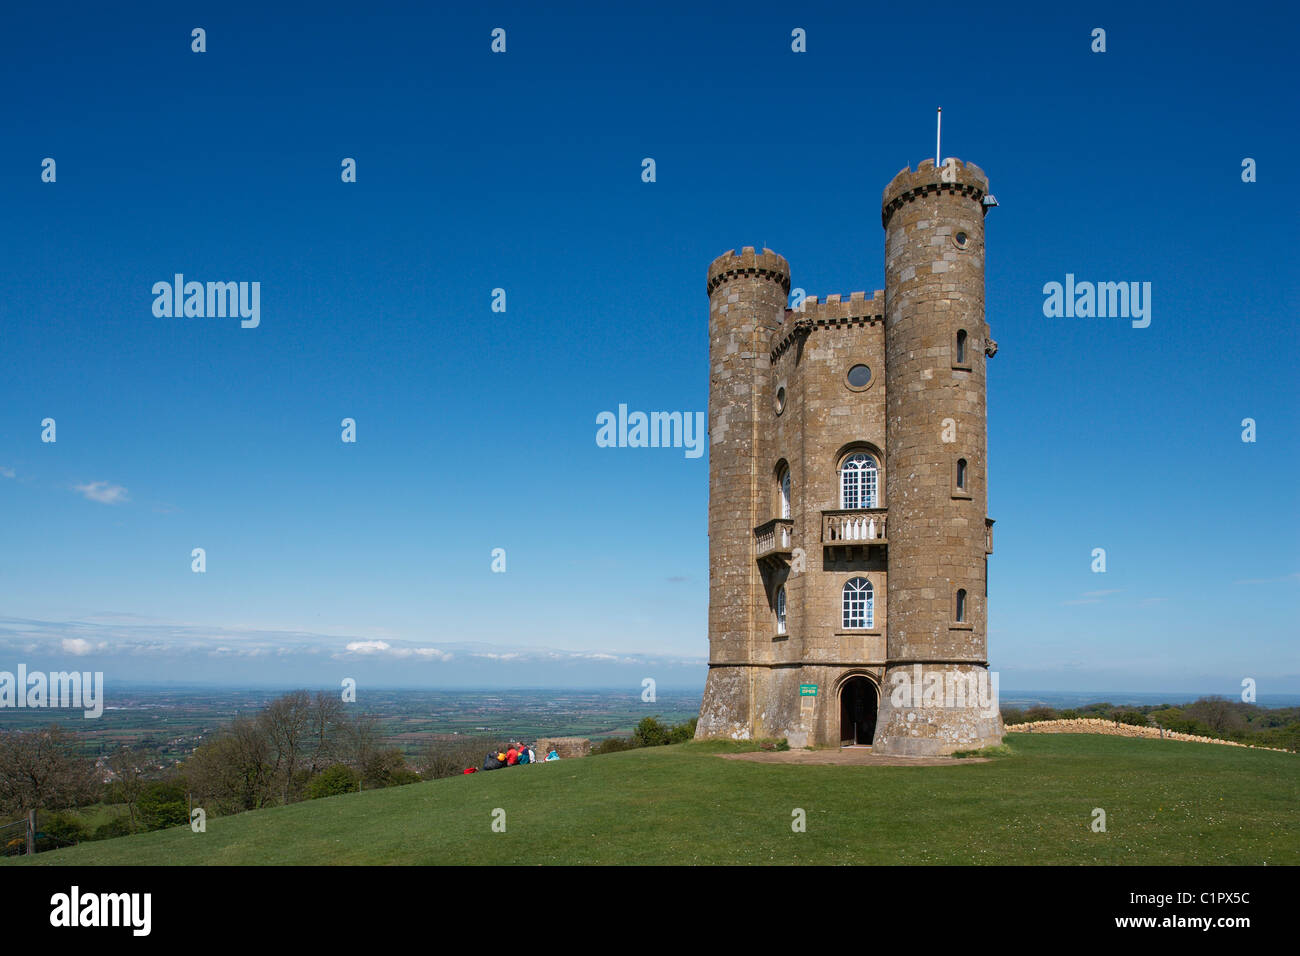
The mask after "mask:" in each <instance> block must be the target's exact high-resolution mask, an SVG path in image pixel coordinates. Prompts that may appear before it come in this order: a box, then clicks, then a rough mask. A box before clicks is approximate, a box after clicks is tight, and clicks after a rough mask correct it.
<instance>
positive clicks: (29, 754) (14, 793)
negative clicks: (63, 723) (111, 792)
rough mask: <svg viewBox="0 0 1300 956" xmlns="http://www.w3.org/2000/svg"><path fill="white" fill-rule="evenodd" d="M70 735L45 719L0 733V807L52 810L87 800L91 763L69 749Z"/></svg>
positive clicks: (91, 791)
mask: <svg viewBox="0 0 1300 956" xmlns="http://www.w3.org/2000/svg"><path fill="white" fill-rule="evenodd" d="M75 746H76V738H75V737H74V736H73V735H72V734H70V733H69V732H67V731H65V730H64V729H63V728H61V727H59V726H58V725H57V724H51V725H50V726H49V727H46V728H44V729H42V730H30V731H11V732H0V811H3V812H4V813H6V814H12V815H20V814H25V813H27V812H28V811H29V810H58V809H63V808H65V807H74V806H76V805H78V804H79V803H85V802H89V801H90V800H92V799H93V798H94V796H95V791H96V790H97V789H98V788H99V784H98V782H97V781H96V779H95V768H94V764H93V763H92V762H91V761H90V760H88V759H86V758H85V757H82V756H80V755H79V754H77V753H76V751H75Z"/></svg>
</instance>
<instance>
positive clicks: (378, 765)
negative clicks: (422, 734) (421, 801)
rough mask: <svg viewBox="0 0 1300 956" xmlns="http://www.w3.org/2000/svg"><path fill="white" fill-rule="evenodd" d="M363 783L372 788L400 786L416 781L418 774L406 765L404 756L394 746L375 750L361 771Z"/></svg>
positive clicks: (418, 777) (418, 778)
mask: <svg viewBox="0 0 1300 956" xmlns="http://www.w3.org/2000/svg"><path fill="white" fill-rule="evenodd" d="M361 779H362V781H363V783H365V784H366V785H368V786H370V787H373V788H380V787H401V786H404V785H406V784H408V783H418V782H419V781H420V775H419V774H418V773H416V772H415V771H413V770H412V769H411V768H410V767H408V766H407V765H406V758H405V757H403V756H402V752H401V751H400V750H398V749H397V748H395V747H390V748H387V749H385V750H377V751H375V752H374V753H373V754H372V755H371V757H370V759H369V760H368V761H366V765H365V767H364V768H363V769H362V771H361Z"/></svg>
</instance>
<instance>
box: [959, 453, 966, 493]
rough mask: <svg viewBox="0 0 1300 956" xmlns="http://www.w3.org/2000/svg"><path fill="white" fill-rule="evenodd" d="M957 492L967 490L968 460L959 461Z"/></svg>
mask: <svg viewBox="0 0 1300 956" xmlns="http://www.w3.org/2000/svg"><path fill="white" fill-rule="evenodd" d="M957 490H958V491H965V490H966V459H965V458H958V459H957Z"/></svg>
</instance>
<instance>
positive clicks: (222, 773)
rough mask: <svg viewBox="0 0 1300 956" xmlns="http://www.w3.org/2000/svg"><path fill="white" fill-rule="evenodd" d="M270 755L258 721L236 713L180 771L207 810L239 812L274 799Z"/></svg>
mask: <svg viewBox="0 0 1300 956" xmlns="http://www.w3.org/2000/svg"><path fill="white" fill-rule="evenodd" d="M270 759H271V756H270V746H269V744H268V742H267V739H266V735H265V734H264V733H263V732H262V727H261V725H260V723H259V722H258V721H257V720H254V719H253V718H250V717H239V718H236V719H235V721H234V722H233V723H232V724H230V725H229V726H228V727H226V728H225V729H224V730H223V731H222V732H221V733H220V734H219V735H218V736H216V737H215V738H214V739H212V740H210V741H208V742H207V743H205V744H203V745H202V746H200V747H199V748H198V750H196V751H195V752H194V756H192V757H191V758H190V759H189V760H187V761H186V762H185V767H184V773H185V776H186V778H187V779H188V780H189V782H190V786H191V787H192V788H193V790H194V792H195V794H196V795H197V796H198V797H199V804H200V806H203V807H204V808H205V809H207V810H208V812H210V813H211V812H214V811H215V812H217V813H239V812H240V811H243V810H256V809H257V808H259V807H264V806H266V805H267V804H268V803H270V802H271V801H272V800H273V799H274V793H275V790H274V782H273V779H272V767H271V763H270Z"/></svg>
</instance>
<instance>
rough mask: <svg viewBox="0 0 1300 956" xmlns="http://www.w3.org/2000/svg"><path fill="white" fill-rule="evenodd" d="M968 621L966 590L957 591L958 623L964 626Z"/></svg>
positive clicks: (959, 589)
mask: <svg viewBox="0 0 1300 956" xmlns="http://www.w3.org/2000/svg"><path fill="white" fill-rule="evenodd" d="M965 621H966V589H965V588H958V589H957V623H958V624H962V623H965Z"/></svg>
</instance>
